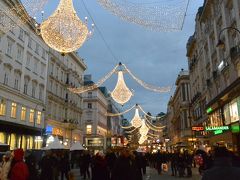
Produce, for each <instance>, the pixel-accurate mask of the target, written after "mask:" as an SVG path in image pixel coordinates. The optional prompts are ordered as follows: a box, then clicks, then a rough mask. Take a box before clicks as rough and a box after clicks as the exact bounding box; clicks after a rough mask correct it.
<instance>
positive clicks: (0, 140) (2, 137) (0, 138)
mask: <svg viewBox="0 0 240 180" xmlns="http://www.w3.org/2000/svg"><path fill="white" fill-rule="evenodd" d="M0 143H5V135H4V133H0Z"/></svg>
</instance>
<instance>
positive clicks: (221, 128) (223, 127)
mask: <svg viewBox="0 0 240 180" xmlns="http://www.w3.org/2000/svg"><path fill="white" fill-rule="evenodd" d="M205 130H206V131H216V130H229V127H228V126H219V127H206V128H205Z"/></svg>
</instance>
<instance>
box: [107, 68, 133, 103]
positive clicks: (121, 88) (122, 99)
mask: <svg viewBox="0 0 240 180" xmlns="http://www.w3.org/2000/svg"><path fill="white" fill-rule="evenodd" d="M111 96H112V98H113V100H114V101H116V102H117V103H118V104H121V105H124V104H125V103H126V102H128V101H129V100H130V99H131V97H132V96H133V93H132V92H131V91H130V90H129V88H128V87H127V85H126V83H125V81H124V77H123V71H118V81H117V84H116V86H115V88H114V90H113V91H112V93H111Z"/></svg>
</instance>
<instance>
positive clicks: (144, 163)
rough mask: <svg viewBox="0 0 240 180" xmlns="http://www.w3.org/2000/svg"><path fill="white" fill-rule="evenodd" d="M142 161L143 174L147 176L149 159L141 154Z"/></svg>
mask: <svg viewBox="0 0 240 180" xmlns="http://www.w3.org/2000/svg"><path fill="white" fill-rule="evenodd" d="M141 159H142V172H143V174H144V175H145V174H146V169H147V164H148V160H147V157H146V155H145V154H141Z"/></svg>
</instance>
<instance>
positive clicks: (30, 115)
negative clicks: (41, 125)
mask: <svg viewBox="0 0 240 180" xmlns="http://www.w3.org/2000/svg"><path fill="white" fill-rule="evenodd" d="M29 122H31V123H33V122H34V110H33V109H30V114H29Z"/></svg>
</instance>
